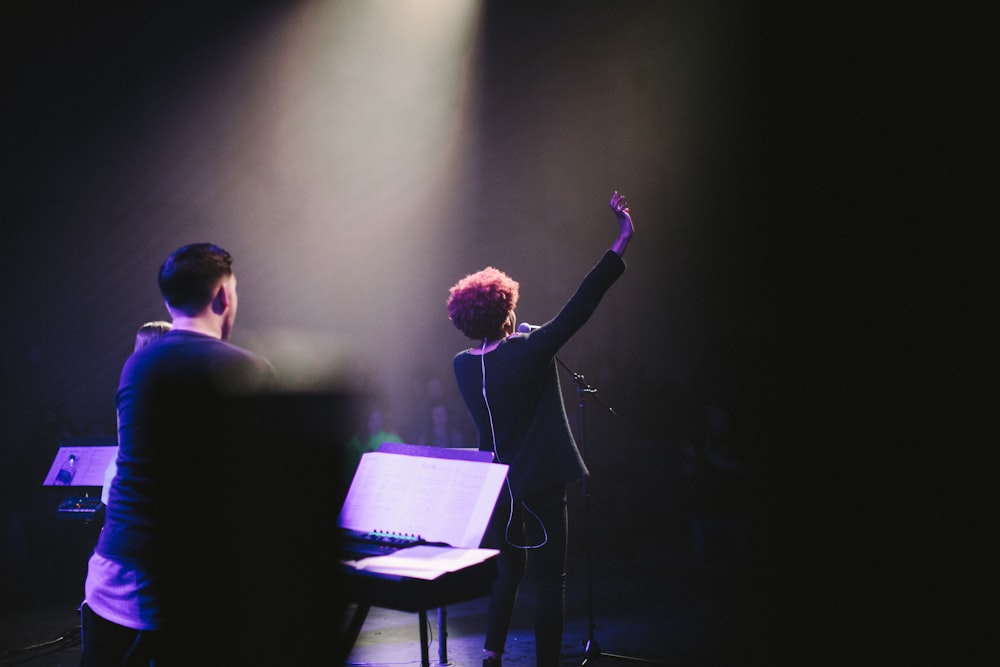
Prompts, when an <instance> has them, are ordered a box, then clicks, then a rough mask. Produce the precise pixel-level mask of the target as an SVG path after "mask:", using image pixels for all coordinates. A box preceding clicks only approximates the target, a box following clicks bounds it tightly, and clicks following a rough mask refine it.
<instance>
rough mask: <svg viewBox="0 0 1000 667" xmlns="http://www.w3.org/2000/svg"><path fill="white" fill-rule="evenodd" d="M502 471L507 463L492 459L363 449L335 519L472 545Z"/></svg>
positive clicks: (358, 526) (485, 519)
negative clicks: (444, 456) (492, 460)
mask: <svg viewBox="0 0 1000 667" xmlns="http://www.w3.org/2000/svg"><path fill="white" fill-rule="evenodd" d="M506 475H507V466H506V465H502V464H497V463H485V462H479V461H464V460H458V459H438V458H432V457H426V456H406V455H400V454H389V453H385V452H368V453H366V454H364V455H363V456H362V457H361V463H360V465H359V466H358V469H357V472H356V473H355V475H354V481H353V482H351V488H350V490H349V491H348V492H347V497H346V499H345V500H344V505H343V507H342V509H341V512H340V520H339V523H340V525H341V526H343V527H344V528H349V529H351V530H360V531H372V530H380V531H387V532H393V533H403V534H408V535H419V536H420V537H422V538H424V539H425V540H427V541H429V542H444V543H446V544H449V545H451V546H452V547H464V548H468V549H471V548H476V547H478V546H479V543H480V541H481V540H482V537H483V534H484V533H485V532H486V526H487V524H488V523H489V519H490V515H491V514H492V513H493V508H494V506H495V505H496V500H497V497H498V495H499V493H500V488H501V486H502V485H503V481H504V479H505V477H506Z"/></svg>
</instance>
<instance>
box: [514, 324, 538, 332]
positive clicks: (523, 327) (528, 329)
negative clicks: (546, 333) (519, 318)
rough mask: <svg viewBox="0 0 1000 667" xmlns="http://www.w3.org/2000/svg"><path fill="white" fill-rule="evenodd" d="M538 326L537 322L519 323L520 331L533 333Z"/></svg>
mask: <svg viewBox="0 0 1000 667" xmlns="http://www.w3.org/2000/svg"><path fill="white" fill-rule="evenodd" d="M537 328H538V325H537V324H528V323H527V322H521V323H520V324H518V325H517V332H518V333H531V332H532V331H534V330H535V329H537Z"/></svg>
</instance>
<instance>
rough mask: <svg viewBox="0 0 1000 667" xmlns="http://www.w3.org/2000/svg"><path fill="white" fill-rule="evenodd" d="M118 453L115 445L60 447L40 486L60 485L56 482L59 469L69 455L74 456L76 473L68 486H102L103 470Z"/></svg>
mask: <svg viewBox="0 0 1000 667" xmlns="http://www.w3.org/2000/svg"><path fill="white" fill-rule="evenodd" d="M117 454H118V447H116V446H86V445H80V446H68V447H60V448H59V452H58V453H57V454H56V458H55V459H54V460H53V461H52V465H51V466H50V467H49V472H48V474H47V475H45V479H44V480H43V481H42V486H61V485H60V484H57V482H56V476H57V475H58V474H59V469H60V468H62V466H63V464H64V463H65V462H66V460H67V459H68V458H69V457H70V456H71V455H73V456H76V474H75V475H73V480H72V481H71V482H70V484H69V485H68V486H103V485H104V471H105V470H107V469H108V464H110V463H111V461H113V460H114V458H115V456H116V455H117Z"/></svg>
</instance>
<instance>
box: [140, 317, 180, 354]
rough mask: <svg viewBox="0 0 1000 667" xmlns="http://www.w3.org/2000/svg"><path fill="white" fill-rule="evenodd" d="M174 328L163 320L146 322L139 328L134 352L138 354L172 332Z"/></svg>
mask: <svg viewBox="0 0 1000 667" xmlns="http://www.w3.org/2000/svg"><path fill="white" fill-rule="evenodd" d="M172 327H173V325H172V324H171V323H170V322H165V321H163V320H156V321H155V322H146V323H145V324H143V325H142V326H141V327H139V330H138V331H136V332H135V349H134V350H133V351H134V352H138V351H139V350H141V349H142V348H144V347H146V346H147V345H149V344H150V343H152V342H153V341H154V340H156V339H157V338H159V337H160V336H162V335H163V334H165V333H167V332H168V331H170V329H171V328H172Z"/></svg>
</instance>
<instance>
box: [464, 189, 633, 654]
mask: <svg viewBox="0 0 1000 667" xmlns="http://www.w3.org/2000/svg"><path fill="white" fill-rule="evenodd" d="M610 207H611V210H612V211H613V212H614V215H615V219H616V221H617V223H618V238H617V239H616V240H615V241H614V243H612V244H611V248H610V249H609V250H608V251H607V252H606V253H605V254H604V257H603V258H601V260H600V261H599V262H598V263H597V264H596V265H595V266H594V267H593V268H592V269H591V270H590V272H589V273H588V274H587V275H586V277H585V278H584V279H583V282H582V283H581V284H580V286H579V287H578V288H577V290H576V293H575V294H573V296H572V297H571V298H570V299H569V301H567V302H566V304H565V305H564V306H563V307H562V309H561V310H560V311H559V313H558V314H557V315H556V316H555V317H554V318H552V319H551V320H550V321H548V322H546V323H545V324H543V325H541V326H539V327H532V326H526V325H523V324H522V326H521V327H520V331H518V327H517V318H516V316H515V311H516V308H517V301H518V291H519V284H518V283H517V281H515V280H513V279H512V278H510V277H509V276H508V275H506V274H505V273H503V272H502V271H499V270H498V269H496V268H494V267H492V266H490V267H486V268H485V269H483V270H481V271H479V272H477V273H473V274H470V275H468V276H466V277H464V278H462V279H461V280H459V281H458V282H457V283H456V284H455V285H454V286H452V287H451V289H450V292H449V298H448V304H447V305H448V316H449V318H450V319H451V321H452V323H453V324H454V325H455V327H456V328H458V330H459V331H461V332H462V333H463V334H465V335H466V336H467V337H469V338H471V339H472V340H473V341H475V345H474V346H472V347H470V348H469V349H467V350H464V351H462V352H460V353H459V354H458V355H456V356H455V360H454V367H455V378H456V380H457V381H458V388H459V391H460V392H461V394H462V398H463V399H464V400H465V404H466V406H467V407H468V409H469V412H470V413H471V415H472V419H473V420H474V421H475V423H476V427H477V428H478V430H479V449H481V450H484V451H491V452H493V455H494V458H495V460H497V461H499V462H501V463H505V464H507V465H508V466H510V469H509V473H508V483H507V485H506V490H505V491H502V492H501V493H500V498H499V500H498V501H497V506H496V510H495V512H494V514H493V518H492V520H491V521H490V527H489V530H488V533H487V540H490V542H489V543H488V544H487V546H490V547H492V548H496V549H499V550H500V557H499V565H498V576H497V580H496V581H495V582H494V584H493V592H492V595H491V597H490V601H489V611H488V617H487V628H486V640H485V644H484V658H483V667H501V661H502V655H503V652H504V646H505V643H506V640H507V632H508V629H509V628H510V622H511V616H512V614H513V611H514V603H515V600H516V598H517V592H518V588H519V586H520V584H521V579H522V576H523V575H524V572H525V569H526V567H527V562H528V552H529V551H530V552H531V554H532V555H531V558H532V567H533V572H534V576H535V583H536V590H537V600H536V605H535V651H536V656H535V657H536V661H537V664H538V666H539V667H550V666H554V665H558V664H559V662H560V649H561V646H562V633H563V619H564V616H565V592H566V545H567V528H568V517H567V511H566V486H567V485H568V484H569V483H570V482H573V481H576V480H578V479H581V478H582V477H583V476H585V475H587V474H588V473H587V467H586V465H585V464H584V461H583V458H582V457H581V456H580V451H579V449H578V448H577V445H576V442H575V441H574V439H573V434H572V431H571V430H570V426H569V419H568V418H567V416H566V408H565V405H564V404H563V398H562V391H561V389H560V386H559V376H558V368H557V365H556V354H557V353H558V352H559V350H560V348H562V346H563V345H564V344H565V343H566V342H567V341H568V340H569V339H570V338H571V337H572V336H573V334H575V333H576V332H577V331H578V330H579V329H580V327H582V326H583V325H584V324H585V323H586V322H587V320H588V319H590V316H591V315H592V314H593V313H594V311H595V310H596V309H597V306H598V304H599V303H600V301H601V299H602V298H603V296H604V294H605V293H606V292H607V291H608V289H610V288H611V285H613V284H614V282H615V281H616V280H617V279H618V278H619V276H621V275H622V273H624V272H625V262H624V260H623V259H622V255H623V254H624V253H625V248H626V247H627V246H628V244H629V241H630V240H631V239H632V234H633V232H634V226H633V223H632V216H631V214H630V213H629V206H628V202H627V201H626V199H625V196H624V195H622V194H619V193H618V192H615V193H614V194H612V195H611V201H610Z"/></svg>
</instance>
